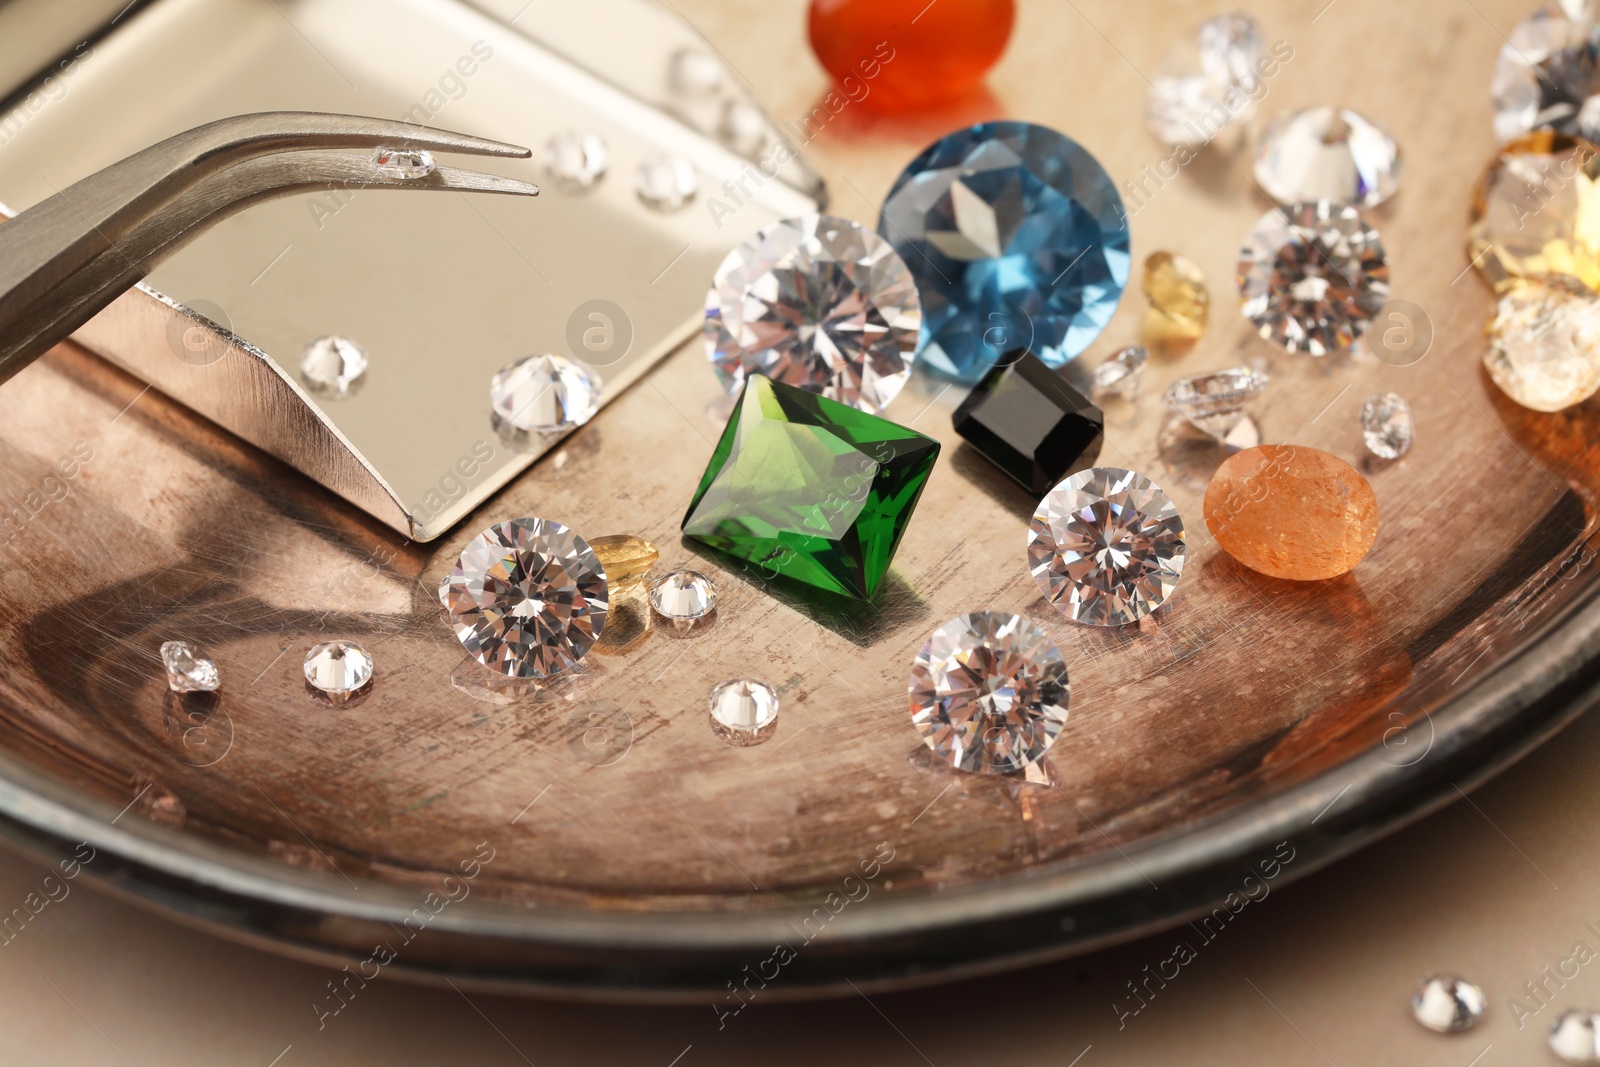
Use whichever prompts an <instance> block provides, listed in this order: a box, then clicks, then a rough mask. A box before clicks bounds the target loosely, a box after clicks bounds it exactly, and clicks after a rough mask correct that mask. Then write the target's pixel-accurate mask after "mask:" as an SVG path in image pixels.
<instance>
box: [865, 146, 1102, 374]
mask: <svg viewBox="0 0 1600 1067" xmlns="http://www.w3.org/2000/svg"><path fill="white" fill-rule="evenodd" d="M878 232H879V233H880V234H882V235H883V236H884V237H885V238H887V239H888V240H889V242H890V243H891V244H893V245H894V248H895V251H897V252H899V253H900V258H901V259H903V260H905V262H906V266H907V267H909V268H910V270H911V273H912V275H913V276H914V277H915V278H916V282H917V291H918V292H919V293H920V294H921V297H922V350H921V354H920V355H919V356H918V359H919V360H920V361H921V362H923V363H925V364H926V365H927V366H928V367H930V368H931V369H933V370H935V371H937V372H939V373H940V374H943V375H946V376H947V377H951V378H955V379H956V380H958V381H962V382H968V383H972V382H976V381H978V379H980V378H982V377H983V374H984V372H985V371H986V370H988V369H989V368H990V367H992V366H994V365H996V364H998V363H1000V362H1002V361H1004V357H1005V356H1006V355H1007V354H1008V353H1011V352H1014V351H1016V350H1018V349H1023V348H1026V349H1028V350H1030V351H1031V352H1033V354H1034V355H1036V356H1038V357H1039V358H1040V359H1042V360H1043V361H1044V362H1045V363H1047V364H1048V365H1050V366H1052V367H1059V366H1060V365H1061V364H1063V363H1065V362H1066V361H1067V360H1069V359H1071V358H1072V357H1074V356H1076V355H1077V354H1078V353H1080V352H1082V351H1083V350H1084V349H1085V348H1087V347H1088V346H1089V343H1090V342H1092V341H1093V340H1094V339H1095V338H1096V337H1097V336H1099V334H1100V331H1101V330H1102V329H1104V328H1105V325H1106V322H1107V321H1108V320H1109V319H1110V318H1111V313H1112V312H1113V311H1115V310H1116V307H1117V302H1118V301H1119V300H1120V299H1121V298H1122V291H1123V288H1124V287H1125V286H1126V285H1127V282H1128V264H1129V260H1128V227H1127V222H1126V218H1125V215H1124V212H1123V207H1122V198H1121V197H1120V196H1118V195H1117V188H1116V185H1115V184H1114V183H1113V182H1112V181H1111V178H1110V176H1109V175H1108V174H1106V171H1105V168H1104V167H1102V166H1101V165H1100V164H1099V162H1098V161H1096V160H1095V158H1094V157H1093V156H1091V155H1090V154H1089V153H1088V152H1086V151H1085V150H1084V149H1083V148H1082V147H1081V146H1079V145H1078V144H1077V143H1076V142H1074V141H1071V140H1068V139H1067V138H1066V137H1063V136H1062V135H1061V134H1059V133H1057V132H1056V131H1055V130H1052V129H1049V128H1048V127H1045V126H1035V125H1032V124H1031V123H1026V122H988V123H982V124H980V125H977V126H973V127H970V128H969V129H965V130H958V131H956V132H955V133H952V134H949V135H947V136H946V137H943V138H941V139H940V140H938V141H936V142H934V143H933V144H932V145H930V146H929V147H928V148H927V149H925V150H924V151H923V152H922V154H921V155H919V156H917V158H916V159H914V160H912V161H911V163H910V165H909V166H907V167H906V169H905V171H904V173H902V174H901V175H900V177H899V178H898V179H897V180H896V181H895V183H894V187H893V188H891V189H890V190H889V196H888V198H887V199H886V200H885V201H884V205H883V214H882V216H881V218H880V219H879V221H878Z"/></svg>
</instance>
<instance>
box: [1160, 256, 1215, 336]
mask: <svg viewBox="0 0 1600 1067" xmlns="http://www.w3.org/2000/svg"><path fill="white" fill-rule="evenodd" d="M1144 298H1145V301H1146V302H1147V303H1148V304H1149V305H1150V306H1149V307H1148V308H1147V309H1146V310H1145V314H1144V340H1145V345H1146V346H1147V347H1150V348H1154V349H1156V350H1157V351H1160V352H1161V353H1163V354H1164V355H1169V356H1181V355H1183V354H1184V353H1185V352H1188V351H1189V350H1190V349H1191V348H1193V347H1194V346H1195V342H1197V341H1199V340H1200V337H1201V335H1202V334H1204V333H1205V332H1206V323H1208V322H1209V321H1210V320H1211V294H1210V292H1208V291H1207V289H1206V276H1205V275H1204V274H1201V273H1200V268H1199V267H1197V266H1195V265H1194V263H1193V261H1191V260H1189V259H1187V258H1185V257H1183V256H1180V255H1178V254H1177V253H1175V252H1152V253H1150V255H1149V256H1147V257H1146V258H1145V261H1144Z"/></svg>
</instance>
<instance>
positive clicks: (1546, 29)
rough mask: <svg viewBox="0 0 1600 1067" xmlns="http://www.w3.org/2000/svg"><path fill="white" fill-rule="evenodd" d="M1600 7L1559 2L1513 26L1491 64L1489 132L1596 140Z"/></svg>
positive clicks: (1574, 0)
mask: <svg viewBox="0 0 1600 1067" xmlns="http://www.w3.org/2000/svg"><path fill="white" fill-rule="evenodd" d="M1597 18H1600V4H1596V3H1594V0H1562V4H1561V6H1560V7H1556V6H1550V7H1545V8H1542V9H1541V10H1539V11H1535V12H1534V13H1533V14H1532V15H1529V16H1528V17H1527V18H1525V19H1523V20H1522V21H1521V22H1519V23H1517V25H1516V28H1515V29H1513V30H1512V31H1511V33H1510V35H1509V36H1507V37H1506V39H1505V44H1504V45H1502V46H1501V48H1500V57H1499V59H1497V60H1496V61H1495V66H1494V78H1493V80H1492V81H1491V83H1490V84H1491V92H1492V93H1493V97H1494V132H1495V135H1496V136H1498V137H1499V138H1500V140H1502V141H1509V140H1511V139H1513V138H1515V137H1520V136H1521V135H1522V134H1525V133H1527V132H1528V131H1530V130H1538V129H1553V130H1557V131H1559V132H1561V133H1568V134H1577V135H1579V136H1582V137H1587V138H1589V139H1590V140H1595V139H1600V23H1597V21H1596V19H1597Z"/></svg>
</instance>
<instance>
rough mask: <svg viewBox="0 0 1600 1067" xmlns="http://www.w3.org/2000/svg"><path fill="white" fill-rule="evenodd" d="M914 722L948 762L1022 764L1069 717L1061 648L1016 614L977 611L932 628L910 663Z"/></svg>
mask: <svg viewBox="0 0 1600 1067" xmlns="http://www.w3.org/2000/svg"><path fill="white" fill-rule="evenodd" d="M908 689H909V690H910V696H911V722H912V724H913V725H915V726H916V728H917V733H918V734H919V735H920V736H921V737H922V743H923V744H925V745H927V746H928V747H929V748H930V749H932V750H933V753H934V755H935V756H936V757H938V758H939V759H941V760H945V761H947V762H948V763H949V764H950V765H951V766H952V767H955V768H957V769H958V770H963V771H974V772H977V773H979V774H1005V773H1010V772H1013V771H1021V770H1026V769H1027V768H1028V767H1029V766H1030V765H1032V764H1034V763H1036V762H1038V761H1039V760H1040V759H1042V758H1043V757H1044V755H1045V753H1046V752H1048V751H1049V750H1050V746H1051V745H1053V744H1055V741H1056V737H1057V736H1058V735H1059V734H1060V733H1061V728H1062V727H1063V726H1065V725H1066V723H1067V704H1068V703H1069V701H1070V699H1071V694H1072V690H1071V686H1070V684H1069V683H1068V681H1067V664H1066V661H1065V660H1064V659H1063V658H1062V656H1061V650H1060V649H1059V648H1057V647H1056V646H1055V644H1054V643H1053V642H1051V640H1050V638H1049V637H1048V636H1047V635H1046V634H1045V632H1044V631H1043V630H1041V629H1040V628H1039V627H1038V626H1035V625H1034V624H1033V623H1031V622H1029V621H1028V620H1027V619H1024V618H1023V617H1022V616H1020V615H1008V614H1005V613H1004V612H998V611H975V612H973V613H972V614H970V615H962V616H960V617H959V618H955V619H951V620H950V621H949V622H947V623H945V624H944V625H943V626H941V627H939V628H938V629H937V630H935V631H934V632H933V635H932V636H931V637H929V638H928V643H927V644H925V645H923V646H922V651H921V652H919V653H918V654H917V658H916V661H915V662H914V663H913V664H912V665H911V680H910V683H909V685H908Z"/></svg>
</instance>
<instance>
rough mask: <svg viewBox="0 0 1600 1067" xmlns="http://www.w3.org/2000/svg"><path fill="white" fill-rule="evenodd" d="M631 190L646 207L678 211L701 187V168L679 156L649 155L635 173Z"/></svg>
mask: <svg viewBox="0 0 1600 1067" xmlns="http://www.w3.org/2000/svg"><path fill="white" fill-rule="evenodd" d="M634 191H635V192H637V193H638V194H639V199H640V200H642V201H643V202H644V204H645V206H647V207H653V208H655V209H656V210H657V211H677V210H678V209H679V208H681V207H683V206H684V205H685V204H687V203H688V202H689V201H691V200H693V199H694V195H695V193H697V192H699V191H700V172H699V171H697V170H695V169H694V164H693V163H691V162H689V161H688V160H687V159H685V158H683V157H682V156H672V155H662V154H658V155H653V156H648V157H646V158H645V159H644V160H643V161H642V162H641V163H640V164H639V170H638V171H637V173H636V174H635V175H634Z"/></svg>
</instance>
